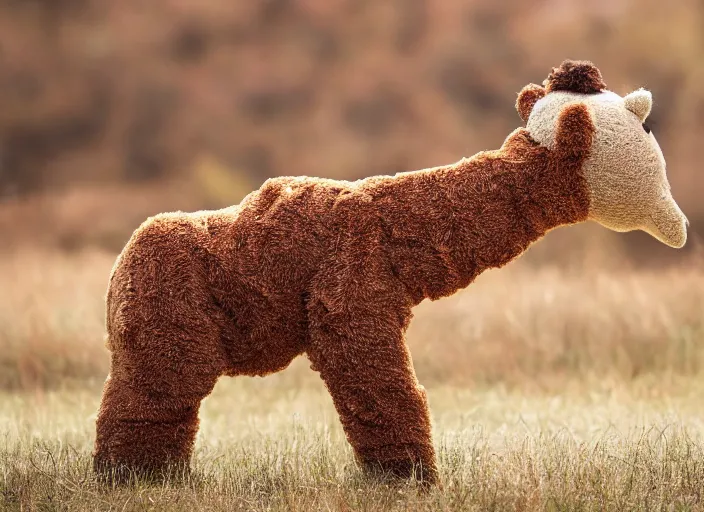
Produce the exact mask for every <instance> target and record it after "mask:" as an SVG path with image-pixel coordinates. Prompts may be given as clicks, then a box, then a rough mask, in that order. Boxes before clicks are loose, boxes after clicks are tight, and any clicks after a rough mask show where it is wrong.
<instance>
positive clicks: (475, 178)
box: [94, 61, 687, 483]
mask: <svg viewBox="0 0 704 512" xmlns="http://www.w3.org/2000/svg"><path fill="white" fill-rule="evenodd" d="M651 106H652V98H651V95H650V93H649V92H647V91H644V90H639V91H635V92H633V93H631V94H629V95H627V96H625V97H621V96H618V95H617V94H615V93H613V92H610V91H608V90H606V86H605V84H604V83H603V80H602V77H601V74H600V72H599V70H598V69H597V68H596V67H595V66H594V65H593V64H591V63H589V62H584V61H565V62H564V63H563V64H562V65H561V66H560V67H559V68H555V69H553V71H552V72H551V73H550V76H549V77H548V79H547V80H546V81H545V82H544V85H543V86H538V85H534V84H531V85H529V86H526V87H525V88H524V89H523V91H521V93H520V94H519V96H518V101H517V109H518V111H519V114H520V115H521V117H522V118H523V119H524V121H526V122H527V125H526V127H525V128H518V129H517V130H515V131H514V132H513V133H511V134H510V135H509V136H508V138H507V139H506V140H505V142H504V143H503V145H502V146H501V148H500V149H498V150H496V151H487V152H481V153H478V154H477V155H475V156H473V157H471V158H464V159H462V160H460V161H458V162H456V163H454V164H451V165H446V166H442V167H437V168H432V169H425V170H420V171H413V172H405V173H400V174H397V175H395V176H376V177H371V178H367V179H363V180H359V181H356V182H346V181H334V180H328V179H319V178H309V177H280V178H275V179H270V180H268V181H267V182H265V183H264V184H263V185H262V187H261V188H260V189H259V190H257V191H255V192H253V193H251V194H250V195H248V196H247V197H246V198H245V199H244V200H243V201H242V203H241V204H239V205H237V206H232V207H230V208H225V209H223V210H218V211H201V212H196V213H181V212H178V213H167V214H161V215H157V216H155V217H153V218H150V219H149V220H147V221H146V222H145V223H144V224H143V225H142V226H140V227H139V228H138V229H137V230H136V231H135V233H134V234H133V236H132V238H131V239H130V241H129V242H128V244H127V245H126V247H125V248H124V250H123V251H122V253H121V254H120V256H119V257H118V259H117V261H116V263H115V265H114V268H113V271H112V274H111V276H110V283H109V288H108V292H107V345H108V348H109V349H110V351H111V357H112V360H111V370H110V375H109V376H108V379H107V381H106V383H105V388H104V392H103V397H102V403H101V405H100V411H99V415H98V419H97V438H96V443H95V451H94V466H95V468H96V470H98V471H100V472H104V471H109V470H119V469H129V470H133V471H148V472H157V473H158V472H162V471H164V470H166V469H167V468H170V467H173V466H174V465H175V466H177V467H187V466H188V464H189V459H190V456H191V452H192V449H193V444H194V439H195V436H196V432H197V429H198V409H199V405H200V402H201V400H202V399H203V398H205V397H206V396H207V395H208V394H209V393H210V392H211V390H212V389H213V386H214V385H215V382H216V381H217V380H218V378H219V377H221V376H238V375H257V376H263V375H267V374H270V373H273V372H277V371H280V370H282V369H284V368H286V367H287V366H288V365H289V364H290V363H291V361H292V360H293V359H294V358H296V357H298V356H300V355H304V354H305V355H306V356H307V357H308V358H309V360H310V362H311V367H312V369H313V370H315V371H317V372H319V373H320V376H321V378H322V379H323V381H324V382H325V385H326V386H327V389H328V390H329V392H330V394H331V395H332V398H333V401H334V404H335V407H336V410H337V412H338V413H339V416H340V419H341V422H342V426H343V428H344V431H345V433H346V436H347V438H348V440H349V442H350V443H351V445H352V447H353V448H354V452H355V454H356V458H357V460H358V461H359V463H360V464H361V465H362V466H363V467H365V468H367V469H369V470H370V471H380V472H383V473H386V474H391V475H396V476H398V477H414V476H415V477H417V478H420V479H421V480H423V481H424V482H428V483H433V482H436V481H437V466H436V459H435V452H434V449H433V444H432V437H431V427H430V417H429V411H428V402H427V398H426V393H425V391H424V389H423V387H422V386H421V385H420V384H419V382H418V380H417V379H416V376H415V372H414V369H413V363H412V360H411V356H410V354H409V352H408V349H407V347H406V344H405V342H404V332H405V331H406V329H407V327H408V325H409V322H410V320H411V316H412V309H413V307H414V306H416V305H417V304H419V303H420V302H421V301H423V300H424V299H432V300H435V299H439V298H441V297H445V296H448V295H451V294H453V293H454V292H456V291H457V290H459V289H461V288H464V287H466V286H467V285H469V284H470V283H471V282H472V281H473V280H474V279H475V278H476V277H477V276H478V275H479V274H480V273H481V272H483V271H484V270H486V269H489V268H494V267H501V266H502V265H505V264H506V263H508V262H510V261H511V260H513V259H514V258H516V257H517V256H519V255H520V254H521V253H523V252H524V251H525V250H526V249H527V248H528V247H529V246H530V244H531V243H533V242H534V241H536V240H538V239H539V238H541V237H542V236H543V235H545V234H546V233H547V232H548V231H550V230H551V229H554V228H557V227H559V226H565V225H570V224H575V223H578V222H582V221H586V220H594V221H597V222H599V223H601V224H603V225H604V226H607V227H609V228H611V229H615V230H617V231H627V230H633V229H642V230H645V231H647V232H649V233H651V234H652V235H653V236H655V237H656V238H658V239H659V240H661V241H662V242H664V243H666V244H668V245H671V246H673V247H681V246H682V245H683V244H684V243H685V240H686V224H687V220H686V218H685V216H684V215H683V214H682V212H681V211H680V209H679V208H678V206H677V205H676V203H675V201H674V200H673V199H672V195H671V192H670V187H669V184H668V182H667V177H666V173H665V161H664V159H663V156H662V153H661V151H660V149H659V147H658V144H657V142H656V140H655V138H654V136H653V134H652V133H650V130H649V129H648V127H647V125H644V123H645V122H646V118H647V116H648V113H649V112H650V109H651ZM236 404H237V397H233V407H236Z"/></svg>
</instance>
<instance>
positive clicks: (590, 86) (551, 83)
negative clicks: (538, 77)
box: [543, 59, 606, 94]
mask: <svg viewBox="0 0 704 512" xmlns="http://www.w3.org/2000/svg"><path fill="white" fill-rule="evenodd" d="M543 85H544V86H545V90H546V91H547V92H553V91H567V92H576V93H580V94H597V93H600V92H602V91H603V90H604V89H606V83H605V82H604V79H603V78H602V77H601V71H599V68H597V67H596V66H595V65H594V64H592V63H591V62H590V61H588V60H569V59H568V60H565V61H563V62H562V64H560V67H559V68H552V72H551V73H550V74H549V75H548V77H547V78H546V79H545V81H544V82H543Z"/></svg>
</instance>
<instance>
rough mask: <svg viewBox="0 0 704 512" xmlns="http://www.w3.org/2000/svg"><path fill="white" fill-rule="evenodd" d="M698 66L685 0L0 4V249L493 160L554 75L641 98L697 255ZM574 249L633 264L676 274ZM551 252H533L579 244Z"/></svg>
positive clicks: (660, 253) (645, 249)
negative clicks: (476, 158)
mask: <svg viewBox="0 0 704 512" xmlns="http://www.w3.org/2000/svg"><path fill="white" fill-rule="evenodd" d="M702 51H704V4H702V3H701V2H697V1H694V0H691V1H687V0H683V1H680V2H676V3H674V4H672V5H670V4H667V5H666V4H664V3H663V2H659V1H657V0H638V1H635V0H632V1H629V0H604V1H595V2H589V3H588V4H585V3H584V2H581V1H579V0H533V1H525V0H520V1H519V0H511V1H506V2H500V3H497V2H494V1H491V0H473V1H460V0H448V1H444V2H441V3H437V2H431V1H430V0H389V1H385V2H376V1H363V0H324V1H323V0H297V1H296V0H251V1H248V2H234V3H233V2H225V1H222V0H202V1H201V0H199V1H193V0H189V1H187V0H160V1H158V2H142V1H137V0H121V1H120V2H116V1H110V2H104V1H97V0H21V1H20V0H14V1H13V0H5V1H3V2H0V229H2V238H3V246H4V247H5V248H8V247H10V248H11V247H12V246H15V245H17V244H27V243H29V244H38V243H42V244H50V245H54V246H56V247H61V248H64V249H72V250H74V249H76V248H79V247H83V246H86V245H92V246H99V247H102V248H105V249H107V250H110V251H116V250H119V249H120V248H121V247H122V246H123V244H124V243H125V241H126V240H127V238H128V237H129V235H130V234H131V232H132V230H133V229H134V228H136V227H137V225H138V224H139V223H140V222H141V221H142V220H144V218H146V216H148V215H151V214H154V213H156V212H159V211H162V210H170V209H182V210H188V209H200V208H217V207H222V206H226V205H229V204H232V203H236V202H238V201H239V200H240V199H241V198H242V197H243V196H244V195H245V194H246V193H247V192H249V191H250V190H251V189H254V188H256V187H258V186H259V185H260V184H261V183H262V182H263V181H264V180H265V179H266V178H268V177H271V176H277V175H310V176H324V177H331V178H343V179H357V178H362V177H365V176H370V175H373V174H393V173H395V172H397V171H403V170H412V169H419V168H423V167H429V166H435V165H440V164H445V163H451V162H454V161H456V160H458V159H459V158H461V157H463V156H470V155H472V154H474V153H476V152H477V151H480V150H482V149H494V148H497V147H499V145H500V144H501V142H502V141H503V139H504V138H505V137H506V135H508V133H509V132H510V131H511V130H513V129H514V128H516V127H517V126H518V125H519V123H520V119H519V118H518V115H517V114H516V111H515V109H514V101H515V97H516V94H517V92H518V91H519V90H520V89H521V87H523V85H525V84H527V83H528V82H531V81H532V82H536V83H541V82H542V80H543V79H544V78H545V77H546V76H547V74H548V72H549V71H550V69H551V67H552V66H557V65H559V63H560V62H561V61H562V60H563V59H565V58H574V59H589V60H592V61H593V62H595V63H596V64H597V65H598V66H599V67H600V69H601V70H602V73H603V75H604V77H605V80H606V82H607V85H608V86H609V88H610V89H612V90H614V91H616V92H618V93H620V94H625V93H627V92H629V91H630V90H632V89H635V88H638V87H641V86H643V87H647V88H649V89H651V90H652V91H653V94H654V99H655V106H654V110H653V115H652V125H653V128H654V130H655V133H656V135H657V137H658V139H659V141H660V144H661V146H662V148H663V151H664V153H665V156H666V158H667V161H668V172H669V176H670V181H671V183H672V187H673V190H674V195H675V198H677V200H678V201H679V202H680V205H681V206H682V208H683V210H684V211H685V212H686V213H687V215H688V216H689V218H690V221H691V223H692V235H694V236H693V237H692V238H694V239H695V240H696V239H697V236H696V235H697V233H698V229H699V226H701V225H702V222H699V219H700V218H702V217H704V201H701V194H702V191H703V190H704V170H703V169H702V168H701V152H700V151H701V145H700V140H701V139H702V138H703V137H704V88H702V87H701V83H702V80H703V79H704V61H702V59H701V54H702ZM587 232H588V233H589V234H590V235H593V236H595V237H598V238H599V241H598V244H602V243H608V244H615V245H616V246H618V248H619V249H620V250H622V251H625V253H626V255H627V257H628V258H629V259H631V260H633V261H634V262H636V263H638V264H644V263H647V262H648V261H647V260H650V259H652V258H656V257H662V258H680V257H682V255H681V254H680V253H676V252H673V251H668V250H663V248H661V247H660V246H659V245H658V244H657V243H655V242H651V241H650V240H649V239H648V237H647V236H645V235H640V234H633V235H626V236H620V237H619V236H614V237H612V236H609V235H608V234H607V233H601V232H600V231H596V232H594V231H593V230H592V231H587ZM558 238H560V240H558ZM585 238H589V239H588V240H585ZM565 239H567V240H569V243H566V242H565ZM558 242H560V243H558ZM555 243H556V244H558V245H560V246H561V250H560V251H559V253H556V252H555V251H553V250H542V249H543V248H541V250H540V251H536V252H540V254H539V255H536V256H540V257H546V258H549V259H550V260H564V259H566V258H572V257H574V256H575V255H577V256H579V254H582V253H583V251H584V250H585V249H590V250H591V249H593V248H594V247H593V246H594V244H595V241H594V240H593V239H592V236H589V237H585V236H583V235H582V233H581V232H580V233H579V234H578V235H577V236H571V235H569V234H565V235H563V236H560V235H558V236H556V237H555ZM546 245H547V244H546ZM696 245H697V244H696V243H690V244H689V245H688V248H687V250H693V249H694V248H695V247H696ZM685 252H686V251H685ZM538 259H540V258H538Z"/></svg>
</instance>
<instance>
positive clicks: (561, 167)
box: [365, 129, 589, 303]
mask: <svg viewBox="0 0 704 512" xmlns="http://www.w3.org/2000/svg"><path fill="white" fill-rule="evenodd" d="M582 164H583V161H582V159H581V158H575V154H574V153H565V154H561V153H560V152H557V151H551V150H549V149H548V148H546V147H544V146H540V145H538V144H537V143H536V142H535V141H533V140H532V139H531V137H530V135H529V134H528V132H527V131H526V130H524V129H518V130H516V131H515V132H513V133H512V134H511V135H510V136H509V137H508V138H507V139H506V142H504V144H503V146H502V147H501V149H499V150H497V151H490V152H482V153H478V154H477V155H475V156H474V157H472V158H470V159H463V160H461V161H459V162H457V163H455V164H452V165H449V166H445V167H437V168H433V169H427V170H423V171H414V172H407V173H401V174H397V175H396V176H394V177H385V178H371V179H369V180H368V183H366V184H365V189H367V192H368V193H369V194H370V195H371V196H372V197H373V199H374V204H375V205H376V208H377V212H378V215H379V218H380V220H381V222H382V226H384V230H385V236H386V241H387V247H388V251H389V255H390V259H391V263H392V265H393V268H394V272H395V273H396V274H397V275H398V276H399V278H400V279H401V280H402V281H403V282H404V284H405V285H406V287H407V288H408V290H409V292H410V293H411V294H412V296H413V299H414V301H415V302H416V303H417V302H420V301H422V300H423V299H424V298H430V299H437V298H440V297H443V296H446V295H450V294H452V293H454V292H455V291H457V290H458V289H460V288H464V287H465V286H467V285H468V284H470V283H471V282H472V281H473V280H474V279H475V278H476V277H477V276H478V275H479V274H480V273H481V272H483V271H484V270H486V269H489V268H492V267H501V266H502V265H505V264H506V263H508V262H509V261H511V260H512V259H514V258H516V257H517V256H518V255H520V254H521V253H523V252H524V251H525V250H526V249H527V248H528V246H529V245H530V244H531V243H532V242H534V241H536V240H537V239H539V238H540V237H542V236H543V235H544V234H545V233H546V232H547V231H549V230H551V229H553V228H556V227H558V226H561V225H565V224H573V223H576V222H580V221H582V220H585V219H586V217H587V213H588V208H589V198H588V192H587V188H586V183H585V181H584V179H583V177H582V175H581V167H582Z"/></svg>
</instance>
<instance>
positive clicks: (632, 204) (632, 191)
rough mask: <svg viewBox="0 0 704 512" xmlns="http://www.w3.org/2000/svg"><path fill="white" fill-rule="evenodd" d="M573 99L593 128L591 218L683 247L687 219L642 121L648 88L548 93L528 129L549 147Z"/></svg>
mask: <svg viewBox="0 0 704 512" xmlns="http://www.w3.org/2000/svg"><path fill="white" fill-rule="evenodd" d="M573 103H584V104H585V105H587V107H588V109H589V112H590V114H591V115H592V120H593V122H594V126H595V128H596V132H595V135H594V141H593V147H592V152H591V155H590V157H589V159H588V160H587V162H586V163H585V165H584V177H585V179H586V181H587V184H588V187H589V196H590V207H589V219H590V220H594V221H596V222H599V223H600V224H602V225H603V226H605V227H607V228H609V229H612V230H614V231H632V230H636V229H641V230H643V231H646V232H647V233H649V234H651V235H652V236H654V237H655V238H657V239H658V240H660V241H661V242H663V243H665V244H667V245H669V246H671V247H677V248H679V247H682V246H683V245H684V244H685V242H686V240H687V224H688V223H687V218H686V217H685V216H684V214H683V213H682V211H681V210H680V208H679V206H677V203H676V202H675V200H674V199H673V198H672V193H671V191H670V184H669V182H668V181H667V175H666V172H665V159H664V157H663V155H662V151H661V150H660V146H659V145H658V143H657V141H656V140H655V136H654V135H653V134H652V133H649V130H646V128H645V127H644V126H643V122H644V121H645V119H646V118H647V116H648V114H649V113H650V110H651V107H652V96H651V95H650V92H648V91H644V90H639V91H635V92H633V93H631V94H629V95H627V96H626V97H625V98H622V97H621V96H619V95H617V94H615V93H613V92H610V91H604V92H601V93H597V94H578V93H573V92H564V91H555V92H551V93H549V94H547V95H546V96H545V97H544V98H542V99H540V100H538V101H537V102H536V103H535V106H534V107H533V109H532V112H531V113H530V116H529V118H528V122H527V126H526V128H527V129H528V131H529V132H530V134H531V136H532V137H533V138H535V139H536V140H537V141H538V142H540V143H541V144H544V145H546V146H547V147H549V148H553V147H554V145H555V129H556V122H557V118H558V116H559V114H560V112H561V111H562V109H563V108H564V107H565V106H567V105H569V104H573Z"/></svg>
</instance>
